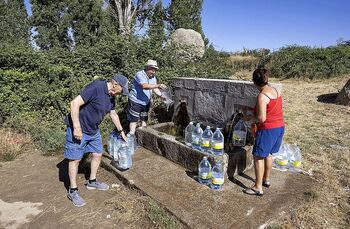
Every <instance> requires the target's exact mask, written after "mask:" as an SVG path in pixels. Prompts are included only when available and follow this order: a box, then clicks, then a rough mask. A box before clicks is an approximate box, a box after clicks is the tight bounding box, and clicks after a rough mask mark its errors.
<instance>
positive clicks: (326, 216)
mask: <svg viewBox="0 0 350 229" xmlns="http://www.w3.org/2000/svg"><path fill="white" fill-rule="evenodd" d="M348 79H349V76H344V77H343V78H337V79H328V80H322V81H321V80H320V81H305V80H283V81H280V80H276V79H271V81H272V82H280V83H282V84H283V97H284V113H285V121H286V123H287V125H286V135H285V139H284V142H285V143H295V144H297V145H298V146H299V147H300V148H301V150H302V155H303V162H302V165H303V170H305V171H307V172H308V173H309V174H311V175H312V176H311V177H312V179H314V180H315V182H314V183H315V186H314V187H313V189H312V190H311V191H310V192H307V193H304V195H305V199H306V201H304V202H301V203H300V204H299V205H298V207H293V208H290V209H289V211H288V212H286V214H284V215H281V217H279V218H277V219H276V220H275V221H274V222H273V228H280V227H281V228H349V227H350V107H346V106H341V105H337V104H335V103H334V101H335V97H336V93H337V92H338V91H339V90H340V89H341V88H342V87H343V85H344V84H345V82H346V81H347V80H348ZM0 145H1V147H0V156H2V162H0V174H1V178H2V182H1V184H0V228H64V227H69V228H71V227H77V228H140V227H143V228H163V227H168V228H174V227H182V225H181V224H180V223H178V222H175V221H174V220H173V219H171V217H170V216H168V215H166V214H164V211H163V210H162V209H160V208H159V207H157V206H156V205H155V204H154V203H153V202H152V200H151V199H150V198H149V197H145V196H142V195H141V194H139V193H138V192H136V191H133V190H129V189H128V188H126V187H125V186H123V185H122V184H121V183H119V181H118V180H117V179H116V178H115V176H114V175H112V174H110V173H108V172H106V171H104V170H103V169H100V171H99V177H98V178H99V179H101V180H103V181H107V182H108V183H109V184H110V185H111V186H112V188H111V190H109V191H105V192H103V191H95V190H93V191H90V190H87V189H86V188H85V187H84V182H85V177H84V174H83V173H80V174H79V179H78V184H79V188H80V191H81V194H82V196H83V197H84V199H85V200H86V202H87V204H86V206H84V207H82V208H77V207H74V206H73V205H72V204H71V203H70V201H69V200H68V199H67V197H66V185H67V180H66V179H65V178H64V177H67V176H66V175H67V174H66V171H65V169H64V168H66V161H64V160H63V157H62V156H59V157H57V156H50V157H48V156H42V152H40V151H38V150H35V148H34V146H33V145H31V143H30V140H28V138H27V137H23V136H21V137H18V136H16V135H15V134H8V130H0ZM14 157H16V159H15V160H13V159H14ZM305 185H308V184H305ZM169 217H170V218H169ZM174 222H175V223H174ZM169 225H170V226H169Z"/></svg>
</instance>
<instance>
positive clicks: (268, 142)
mask: <svg viewBox="0 0 350 229" xmlns="http://www.w3.org/2000/svg"><path fill="white" fill-rule="evenodd" d="M283 134H284V126H283V127H279V128H273V129H264V130H258V132H257V133H256V138H255V144H254V147H253V155H254V156H256V157H262V158H266V157H268V156H269V155H270V154H273V153H277V152H278V151H279V149H280V146H281V144H282V138H283Z"/></svg>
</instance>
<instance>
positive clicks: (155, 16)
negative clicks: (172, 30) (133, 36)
mask: <svg viewBox="0 0 350 229" xmlns="http://www.w3.org/2000/svg"><path fill="white" fill-rule="evenodd" d="M164 19H165V15H164V9H163V5H162V2H161V1H159V2H158V3H157V4H156V5H155V7H154V9H153V12H152V15H151V16H150V18H149V28H148V32H147V33H148V37H149V39H150V42H151V45H152V46H153V47H156V48H161V47H162V45H163V42H164V40H165V27H164Z"/></svg>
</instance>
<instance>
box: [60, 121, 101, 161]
mask: <svg viewBox="0 0 350 229" xmlns="http://www.w3.org/2000/svg"><path fill="white" fill-rule="evenodd" d="M102 152H103V145H102V138H101V134H100V131H98V132H97V133H96V134H93V135H89V134H85V133H83V137H82V139H81V140H77V139H76V138H74V137H73V133H72V129H71V128H70V127H67V132H66V144H65V145H64V157H65V158H67V159H69V160H80V159H82V158H83V156H84V154H85V153H102Z"/></svg>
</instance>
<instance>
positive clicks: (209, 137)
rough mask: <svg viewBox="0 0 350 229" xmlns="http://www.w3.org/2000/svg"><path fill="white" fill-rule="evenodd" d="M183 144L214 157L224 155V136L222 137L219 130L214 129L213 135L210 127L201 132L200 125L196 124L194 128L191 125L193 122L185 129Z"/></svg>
mask: <svg viewBox="0 0 350 229" xmlns="http://www.w3.org/2000/svg"><path fill="white" fill-rule="evenodd" d="M185 144H186V145H187V146H190V147H192V148H193V149H197V150H200V151H202V152H204V153H207V154H212V155H215V156H218V155H222V154H223V153H224V135H222V133H221V131H220V128H216V130H215V132H214V133H213V132H212V131H211V129H210V126H207V128H205V130H204V131H203V130H202V128H201V124H200V123H197V125H196V126H194V125H193V122H190V124H188V126H187V127H186V129H185Z"/></svg>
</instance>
